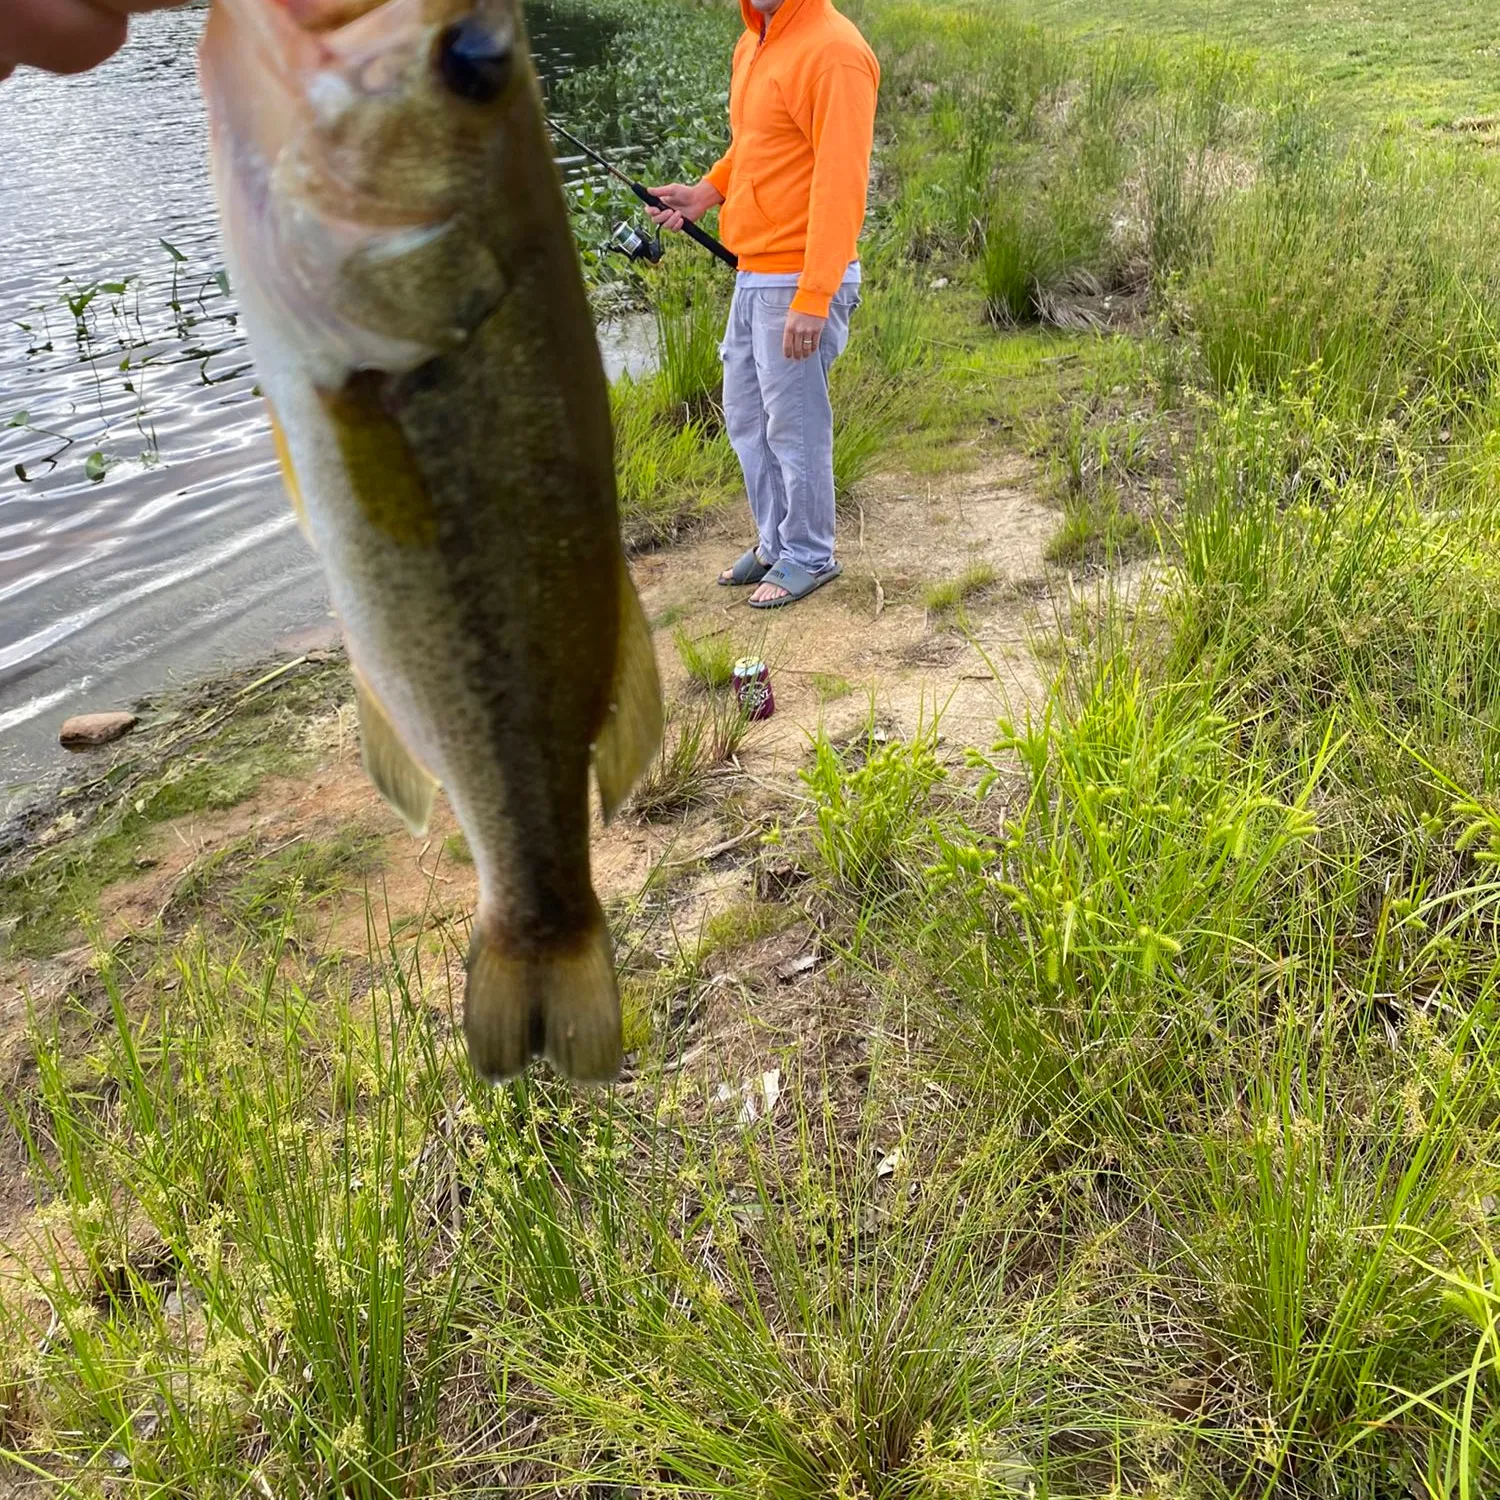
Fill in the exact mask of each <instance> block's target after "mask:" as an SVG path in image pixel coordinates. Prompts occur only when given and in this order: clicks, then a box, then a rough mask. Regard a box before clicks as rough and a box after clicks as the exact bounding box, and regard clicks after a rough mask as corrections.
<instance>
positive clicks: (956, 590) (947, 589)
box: [922, 562, 999, 615]
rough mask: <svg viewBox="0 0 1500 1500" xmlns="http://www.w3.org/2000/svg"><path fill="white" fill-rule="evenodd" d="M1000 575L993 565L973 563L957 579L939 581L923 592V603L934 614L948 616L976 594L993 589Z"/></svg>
mask: <svg viewBox="0 0 1500 1500" xmlns="http://www.w3.org/2000/svg"><path fill="white" fill-rule="evenodd" d="M998 577H999V574H998V573H996V571H995V566H994V564H993V563H988V562H973V563H970V564H969V566H968V567H967V568H965V569H964V571H963V572H962V573H960V574H959V575H958V576H957V577H956V578H943V579H939V580H938V581H937V582H936V583H929V584H928V585H927V587H926V588H925V589H923V590H922V602H923V603H924V604H925V605H926V606H927V608H928V609H930V610H931V611H932V612H933V614H935V615H940V614H948V613H951V612H952V611H953V610H955V609H959V608H961V607H962V606H963V605H964V604H965V603H966V602H967V601H968V600H970V599H972V598H974V596H975V595H976V594H982V593H983V592H984V591H985V590H986V589H988V588H993V587H994V584H995V580H996V579H997V578H998Z"/></svg>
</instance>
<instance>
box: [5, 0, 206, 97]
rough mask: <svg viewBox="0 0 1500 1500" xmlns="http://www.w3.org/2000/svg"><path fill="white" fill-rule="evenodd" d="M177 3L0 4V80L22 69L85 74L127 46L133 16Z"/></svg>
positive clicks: (56, 0) (15, 0)
mask: <svg viewBox="0 0 1500 1500" xmlns="http://www.w3.org/2000/svg"><path fill="white" fill-rule="evenodd" d="M175 4H177V0H5V3H3V4H0V79H3V78H7V77H9V76H10V74H11V72H12V70H13V69H15V68H17V67H18V66H20V65H21V64H23V63H24V64H26V65H27V66H28V67H33V68H45V69H46V71H47V72H49V73H82V72H85V71H86V70H87V69H89V68H92V67H96V66H97V65H98V64H99V63H102V62H103V61H104V59H105V58H106V57H110V56H113V54H114V53H116V52H118V51H119V50H120V48H121V47H122V46H123V45H124V43H125V21H126V17H127V16H129V15H130V14H131V13H132V12H133V11H138V10H160V9H161V8H162V7H163V6H166V5H175Z"/></svg>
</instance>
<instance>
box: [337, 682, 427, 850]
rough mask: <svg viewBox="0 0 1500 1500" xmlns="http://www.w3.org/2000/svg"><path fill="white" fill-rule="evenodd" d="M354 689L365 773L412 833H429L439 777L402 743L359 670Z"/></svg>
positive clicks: (387, 715) (388, 716)
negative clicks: (432, 773)
mask: <svg viewBox="0 0 1500 1500" xmlns="http://www.w3.org/2000/svg"><path fill="white" fill-rule="evenodd" d="M354 693H355V697H356V699H357V700H358V702H359V738H360V748H361V750H362V752H363V756H364V763H365V775H367V776H368V777H369V778H370V780H371V781H372V782H374V784H375V790H376V791H378V792H379V793H380V795H381V796H382V797H384V798H385V800H386V801H387V802H389V803H390V804H391V806H392V807H393V808H395V809H396V811H397V812H398V813H399V814H400V815H401V819H402V821H403V822H404V823H405V824H406V826H407V827H408V828H409V829H410V830H411V831H412V833H414V834H417V835H421V834H424V833H426V832H427V823H428V820H429V819H430V818H431V816H432V799H433V797H434V796H435V795H436V793H437V788H438V784H437V780H436V778H435V777H434V776H432V775H431V774H430V773H429V772H428V771H427V770H425V769H424V768H423V767H422V766H421V765H420V764H418V762H417V760H416V758H415V757H414V756H413V755H412V753H411V751H410V750H408V749H407V748H406V746H405V745H404V744H403V743H402V741H401V736H400V735H398V734H397V733H396V727H395V725H394V724H392V723H391V720H390V715H389V714H387V713H386V711H385V709H384V707H382V705H381V702H380V700H379V699H378V698H377V697H376V696H375V694H374V693H372V692H371V691H370V688H369V685H368V684H367V683H366V682H365V681H364V679H363V678H362V677H361V676H360V675H359V674H358V673H357V672H356V673H355V675H354Z"/></svg>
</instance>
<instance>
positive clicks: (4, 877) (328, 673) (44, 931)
mask: <svg viewBox="0 0 1500 1500" xmlns="http://www.w3.org/2000/svg"><path fill="white" fill-rule="evenodd" d="M349 697H350V689H349V685H348V681H347V677H346V675H345V674H344V673H343V672H342V671H341V670H340V669H339V668H338V667H337V666H326V667H325V666H311V665H310V666H305V667H301V668H298V669H297V670H295V671H293V672H290V673H280V672H278V673H276V674H274V675H272V676H271V677H270V678H268V679H267V680H264V681H260V682H246V683H242V682H238V681H231V682H229V683H227V684H225V685H224V687H223V689H222V690H221V691H217V692H215V693H213V694H210V695H209V697H208V698H207V699H206V701H196V700H192V701H183V702H181V703H170V704H168V705H166V712H165V714H164V715H163V723H162V726H161V727H160V728H159V729H154V728H153V727H152V726H151V725H150V724H149V723H148V726H147V727H146V728H144V729H143V730H141V731H140V732H139V734H138V735H137V737H136V739H135V740H134V741H131V742H128V743H127V746H126V747H125V749H124V750H123V751H122V753H121V754H120V755H119V756H118V757H117V759H116V761H115V763H114V767H113V769H112V770H110V771H109V772H108V773H107V774H106V775H104V776H102V777H99V778H97V780H96V781H95V782H94V783H93V784H92V785H91V786H90V787H89V788H88V789H86V790H80V791H79V792H77V793H76V794H75V795H74V796H73V797H70V798H67V799H65V800H64V802H63V803H62V805H61V814H62V818H63V820H66V821H70V822H72V823H75V824H77V825H78V827H77V830H76V831H75V832H73V833H72V834H71V835H70V836H69V837H67V838H64V839H61V840H57V841H53V842H52V843H51V846H50V847H47V846H46V841H44V846H43V847H42V848H41V850H40V852H37V853H28V851H27V850H26V849H25V847H24V846H23V847H22V850H21V852H20V854H19V855H18V856H17V857H15V858H13V859H12V860H11V861H10V862H9V865H8V867H5V868H0V919H4V920H5V924H6V926H8V927H9V938H8V942H7V943H6V945H5V946H6V948H7V950H8V951H9V952H11V953H14V954H16V955H19V956H23V957H26V956H39V955H43V954H47V953H51V952H55V951H56V950H57V949H59V948H63V947H68V946H76V945H78V944H80V943H83V942H85V941H86V928H87V926H88V924H89V922H90V921H91V920H92V919H93V917H94V915H95V906H96V903H97V901H98V898H99V895H100V893H101V892H102V891H103V890H104V889H105V888H106V887H108V886H110V885H112V884H115V883H117V882H119V881H121V880H126V879H129V878H130V877H132V876H134V875H137V874H139V873H140V872H141V870H143V869H146V868H149V866H150V864H151V863H152V862H153V859H154V856H153V854H152V850H153V847H154V842H155V840H156V838H157V837H158V836H159V830H160V828H161V825H163V824H165V823H167V822H169V821H171V820H173V819H176V818H182V817H186V816H189V815H191V814H194V813H211V812H217V811H222V810H224V809H226V808H229V807H233V806H235V805H236V804H237V803H240V802H243V801H244V800H245V799H246V798H247V797H249V796H251V795H252V794H253V793H254V792H255V791H256V790H257V789H258V788H259V786H260V785H261V784H262V782H263V781H265V779H266V778H267V777H270V776H274V775H283V776H294V775H296V774H298V773H299V772H301V771H302V770H304V769H305V768H306V767H307V766H309V765H310V764H311V763H312V761H313V752H312V750H311V749H310V748H309V747H308V746H307V745H306V744H305V743H304V740H303V737H302V730H303V729H304V728H305V726H306V723H307V719H308V717H309V716H310V715H318V714H324V713H328V712H331V711H332V709H333V708H334V707H335V706H336V705H337V704H339V703H341V702H344V701H347V700H348V698H349ZM3 930H5V929H4V928H3V927H0V931H3Z"/></svg>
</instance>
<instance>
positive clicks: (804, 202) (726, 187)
mask: <svg viewBox="0 0 1500 1500" xmlns="http://www.w3.org/2000/svg"><path fill="white" fill-rule="evenodd" d="M740 8H741V10H742V12H743V13H744V17H745V32H744V35H743V36H741V37H740V40H739V43H738V45H737V46H736V47H735V51H734V68H733V74H732V80H731V84H730V91H729V124H730V136H731V138H730V145H729V150H728V151H727V152H726V153H725V155H724V156H723V157H722V158H721V159H720V160H719V161H718V162H716V163H715V164H714V166H712V167H711V168H710V169H709V170H708V172H707V173H706V174H705V175H704V177H703V179H702V181H701V182H698V183H695V184H693V185H685V184H683V183H680V182H674V183H668V184H667V185H666V186H664V187H658V188H655V189H653V191H654V192H655V193H656V195H657V197H659V198H660V199H661V200H662V201H663V203H665V204H666V205H667V207H666V208H665V209H661V210H652V217H653V218H654V219H655V220H656V221H657V222H658V223H659V224H662V225H663V226H664V227H666V228H668V229H680V228H681V227H682V225H683V222H684V220H688V219H692V220H697V219H700V218H702V216H703V215H704V214H705V213H707V212H708V211H709V209H711V208H714V207H716V206H718V205H719V204H722V205H723V212H722V213H721V214H720V215H719V234H720V237H721V238H722V239H723V241H724V243H725V244H726V245H727V246H728V247H729V248H730V249H731V250H733V251H734V252H735V254H736V255H737V256H738V258H739V265H740V269H739V274H738V276H737V277H736V279H735V288H734V300H733V302H732V303H731V304H730V310H729V326H728V328H727V329H726V331H725V335H724V343H723V345H722V348H721V352H722V354H723V358H724V421H725V426H726V428H727V429H728V433H729V440H730V442H731V443H732V444H733V446H734V451H735V454H736V456H737V457H738V458H739V461H740V467H741V469H743V471H744V475H745V490H746V493H747V494H748V495H749V498H750V511H751V514H752V516H753V517H754V520H755V526H756V531H757V533H758V536H757V538H756V542H755V545H754V546H752V547H751V548H750V550H749V551H747V552H746V553H745V554H744V556H743V557H741V558H739V560H738V561H736V562H735V563H734V564H733V566H732V567H730V568H728V569H726V570H725V572H723V573H722V574H720V576H719V582H720V583H721V584H725V585H741V586H751V585H753V586H754V592H753V593H752V594H751V596H750V603H751V604H752V605H753V606H755V607H756V608H759V609H774V608H776V607H778V606H780V605H785V604H792V603H795V602H796V601H797V600H798V599H805V598H806V597H807V595H809V594H810V593H812V592H813V590H814V589H817V588H819V587H821V585H823V584H824V583H827V582H828V581H829V580H830V579H832V578H836V577H837V576H838V574H839V572H840V571H841V570H840V567H839V564H838V563H837V561H835V559H834V553H833V545H834V493H833V409H832V407H831V405H830V404H829V399H828V371H829V368H830V367H831V366H832V364H833V362H834V360H835V359H837V358H838V356H839V354H840V353H841V352H842V351H843V348H844V345H845V343H846V342H847V340H848V337H849V318H850V315H851V314H852V313H853V311H854V309H855V308H856V307H857V306H858V305H859V282H860V269H859V261H858V259H857V256H856V248H857V245H858V241H859V232H860V229H861V227H862V226H863V224H864V217H865V199H866V194H867V190H868V184H869V174H870V149H871V145H872V142H873V138H874V133H875V96H876V92H877V90H878V88H879V85H880V65H879V64H878V63H877V62H876V60H875V54H874V53H873V52H872V51H871V50H870V48H869V46H868V44H867V43H866V42H865V39H864V38H863V37H862V36H861V35H860V34H859V32H858V30H857V29H856V28H855V26H854V23H853V22H852V21H850V20H849V19H848V18H847V17H845V16H842V15H840V14H839V12H838V11H836V10H835V9H834V8H833V6H832V5H831V4H830V3H829V0H753V3H752V0H740Z"/></svg>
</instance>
